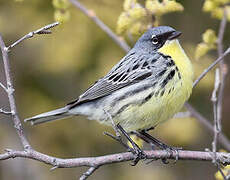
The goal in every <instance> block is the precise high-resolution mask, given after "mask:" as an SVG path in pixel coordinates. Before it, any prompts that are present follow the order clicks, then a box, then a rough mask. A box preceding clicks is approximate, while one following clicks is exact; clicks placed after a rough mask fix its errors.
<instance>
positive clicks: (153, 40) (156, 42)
mask: <svg viewBox="0 0 230 180" xmlns="http://www.w3.org/2000/svg"><path fill="white" fill-rule="evenodd" d="M158 42H159V41H158V38H157V37H156V35H152V43H153V44H154V45H156V44H158Z"/></svg>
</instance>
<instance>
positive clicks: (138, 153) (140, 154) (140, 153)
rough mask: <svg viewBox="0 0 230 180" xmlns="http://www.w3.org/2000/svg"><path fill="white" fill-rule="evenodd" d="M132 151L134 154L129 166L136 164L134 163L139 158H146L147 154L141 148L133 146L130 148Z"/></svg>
mask: <svg viewBox="0 0 230 180" xmlns="http://www.w3.org/2000/svg"><path fill="white" fill-rule="evenodd" d="M132 153H133V154H134V157H135V158H134V160H133V161H132V163H131V166H136V164H137V163H138V162H139V161H140V160H141V159H144V160H145V159H146V158H147V155H146V154H145V153H144V152H143V151H142V150H141V149H138V148H133V149H132Z"/></svg>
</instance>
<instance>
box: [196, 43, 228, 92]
mask: <svg viewBox="0 0 230 180" xmlns="http://www.w3.org/2000/svg"><path fill="white" fill-rule="evenodd" d="M229 53H230V47H228V49H227V50H226V51H225V52H224V53H223V54H222V55H221V56H220V57H218V58H217V59H216V60H215V61H214V62H213V63H212V64H211V65H210V66H209V67H208V68H207V69H205V70H204V71H203V72H202V73H201V74H200V76H199V77H198V78H197V79H196V80H195V82H194V83H193V88H194V87H195V86H196V85H197V84H198V83H199V82H200V80H201V79H203V78H204V76H205V75H206V74H207V73H208V72H209V71H210V70H211V69H212V68H213V67H215V65H217V64H218V63H219V62H221V61H222V60H223V59H224V57H225V56H227V55H228V54H229Z"/></svg>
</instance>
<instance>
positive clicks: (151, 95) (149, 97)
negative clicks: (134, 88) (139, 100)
mask: <svg viewBox="0 0 230 180" xmlns="http://www.w3.org/2000/svg"><path fill="white" fill-rule="evenodd" d="M153 95H154V92H153V93H151V94H149V95H148V96H147V97H146V98H145V100H144V102H146V101H148V100H149V99H151V97H153Z"/></svg>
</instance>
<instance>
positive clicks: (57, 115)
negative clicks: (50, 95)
mask: <svg viewBox="0 0 230 180" xmlns="http://www.w3.org/2000/svg"><path fill="white" fill-rule="evenodd" d="M68 109H69V108H68V107H67V106H66V107H63V108H60V109H56V110H53V111H49V112H45V113H42V114H39V115H36V116H33V117H31V118H27V119H25V120H24V121H25V122H28V121H29V122H31V124H32V125H36V124H41V123H45V122H49V121H54V120H58V119H63V118H66V117H68V116H71V114H69V113H68Z"/></svg>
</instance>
